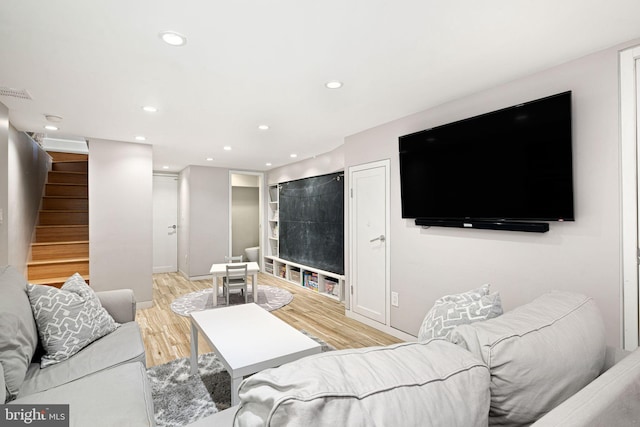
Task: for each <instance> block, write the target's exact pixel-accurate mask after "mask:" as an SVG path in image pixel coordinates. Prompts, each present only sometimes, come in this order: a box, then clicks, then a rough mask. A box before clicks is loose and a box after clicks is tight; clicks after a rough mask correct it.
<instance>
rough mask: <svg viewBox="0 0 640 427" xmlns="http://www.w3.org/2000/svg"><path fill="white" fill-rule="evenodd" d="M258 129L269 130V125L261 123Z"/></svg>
mask: <svg viewBox="0 0 640 427" xmlns="http://www.w3.org/2000/svg"><path fill="white" fill-rule="evenodd" d="M258 129H260V130H269V125H260V126H258Z"/></svg>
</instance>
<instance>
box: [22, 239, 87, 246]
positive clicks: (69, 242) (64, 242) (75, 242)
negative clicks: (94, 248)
mask: <svg viewBox="0 0 640 427" xmlns="http://www.w3.org/2000/svg"><path fill="white" fill-rule="evenodd" d="M79 243H89V241H88V240H65V241H62V242H38V243H32V244H31V246H52V245H77V244H79Z"/></svg>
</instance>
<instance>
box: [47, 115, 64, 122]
mask: <svg viewBox="0 0 640 427" xmlns="http://www.w3.org/2000/svg"><path fill="white" fill-rule="evenodd" d="M44 118H45V119H47V121H48V122H51V123H60V122H61V121H62V117H60V116H54V115H53V114H47V115H45V116H44Z"/></svg>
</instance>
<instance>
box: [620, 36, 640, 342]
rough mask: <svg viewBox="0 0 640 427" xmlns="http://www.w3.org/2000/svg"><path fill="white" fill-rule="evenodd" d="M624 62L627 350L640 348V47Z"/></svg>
mask: <svg viewBox="0 0 640 427" xmlns="http://www.w3.org/2000/svg"><path fill="white" fill-rule="evenodd" d="M619 61H620V159H621V168H622V175H621V185H622V289H621V291H622V323H623V328H622V343H623V348H624V349H625V350H634V349H635V348H636V347H638V340H639V337H638V333H639V325H638V323H639V321H640V318H639V316H638V314H639V310H638V306H639V301H638V297H639V293H638V273H639V271H638V268H639V265H638V261H639V257H640V249H639V248H640V246H639V240H640V239H639V234H638V232H639V227H638V220H639V219H640V218H639V217H638V212H640V209H639V208H638V201H639V199H640V198H639V197H638V189H639V188H640V187H639V184H640V181H639V175H638V172H639V170H638V169H639V167H638V165H639V164H640V162H639V158H638V152H639V150H638V148H639V145H640V144H639V142H640V141H639V140H638V135H640V119H639V118H638V111H640V109H639V107H640V105H639V100H640V84H639V82H640V46H637V47H633V48H629V49H625V50H623V51H621V52H620V54H619Z"/></svg>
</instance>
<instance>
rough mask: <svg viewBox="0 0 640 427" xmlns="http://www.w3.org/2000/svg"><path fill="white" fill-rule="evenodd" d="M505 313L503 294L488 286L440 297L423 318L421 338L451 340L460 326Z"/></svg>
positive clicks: (419, 336)
mask: <svg viewBox="0 0 640 427" xmlns="http://www.w3.org/2000/svg"><path fill="white" fill-rule="evenodd" d="M501 314H502V302H501V300H500V294H498V293H494V294H489V285H488V284H487V285H484V286H482V287H480V288H478V289H473V290H471V291H467V292H463V293H461V294H455V295H446V296H444V297H442V298H440V299H438V300H436V302H435V304H434V305H433V307H432V308H431V310H429V312H428V313H427V315H426V316H425V317H424V320H423V321H422V326H421V327H420V332H418V341H427V340H430V339H432V338H444V339H448V338H449V336H450V335H451V332H452V331H453V330H454V329H455V328H456V327H457V326H459V325H468V324H470V323H473V322H478V321H480V320H487V319H491V318H493V317H498V316H500V315H501Z"/></svg>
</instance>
